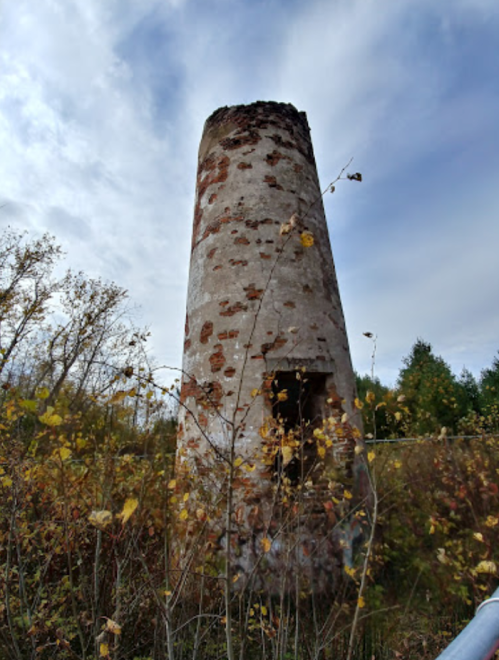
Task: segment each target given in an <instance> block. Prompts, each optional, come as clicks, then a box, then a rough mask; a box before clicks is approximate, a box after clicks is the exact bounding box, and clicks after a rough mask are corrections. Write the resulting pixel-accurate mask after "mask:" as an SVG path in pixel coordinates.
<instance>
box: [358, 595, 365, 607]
mask: <svg viewBox="0 0 499 660" xmlns="http://www.w3.org/2000/svg"><path fill="white" fill-rule="evenodd" d="M357 606H358V608H359V609H362V608H363V607H365V606H366V601H365V600H364V598H363V596H359V598H358V600H357Z"/></svg>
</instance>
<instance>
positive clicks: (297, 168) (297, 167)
mask: <svg viewBox="0 0 499 660" xmlns="http://www.w3.org/2000/svg"><path fill="white" fill-rule="evenodd" d="M293 169H294V171H295V172H301V171H302V169H303V165H298V163H295V164H294V165H293Z"/></svg>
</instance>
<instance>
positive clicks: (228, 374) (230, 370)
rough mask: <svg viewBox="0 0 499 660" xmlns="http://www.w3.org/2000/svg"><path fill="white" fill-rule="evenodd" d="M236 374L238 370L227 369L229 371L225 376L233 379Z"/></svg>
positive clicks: (226, 371)
mask: <svg viewBox="0 0 499 660" xmlns="http://www.w3.org/2000/svg"><path fill="white" fill-rule="evenodd" d="M235 373H236V370H235V369H234V367H227V369H226V370H225V371H224V376H227V378H232V376H234V374H235Z"/></svg>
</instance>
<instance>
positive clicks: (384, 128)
mask: <svg viewBox="0 0 499 660" xmlns="http://www.w3.org/2000/svg"><path fill="white" fill-rule="evenodd" d="M497 7H498V5H497V3H496V2H495V0H494V1H493V0H459V2H456V3H453V4H452V5H449V4H448V3H438V2H437V3H435V2H434V1H433V0H432V1H430V0H407V1H406V2H405V3H400V2H396V1H395V0H386V2H385V3H384V4H383V8H382V10H380V6H379V4H378V3H374V2H366V1H362V2H361V1H360V0H353V1H352V2H348V3H345V2H331V1H330V0H328V1H326V0H315V1H311V2H307V3H305V4H300V3H292V4H291V5H290V4H286V3H279V2H274V3H270V4H269V3H267V4H262V5H258V4H256V3H255V4H254V5H253V4H251V5H250V4H247V3H245V2H230V3H228V2H225V3H224V2H215V1H214V2H213V3H212V5H211V6H210V11H208V8H207V5H205V4H200V3H199V2H196V1H194V0H191V1H190V2H189V1H187V0H185V1H182V0H171V1H170V2H160V1H159V0H140V2H139V0H119V1H118V0H109V1H107V2H105V3H103V2H99V1H97V0H64V1H63V0H39V1H38V2H37V3H35V4H33V3H32V2H29V1H28V0H18V1H17V2H16V3H5V4H4V5H3V16H2V27H1V28H0V29H1V30H2V31H1V33H0V38H1V40H2V52H1V54H0V67H1V70H2V76H1V78H0V141H1V142H2V144H4V145H9V148H8V152H7V153H6V154H5V153H4V154H3V157H2V160H1V162H0V180H1V181H2V188H1V190H0V202H2V201H3V202H5V201H7V202H8V204H7V205H6V206H5V207H4V208H3V209H0V213H1V212H3V214H2V215H1V216H0V222H6V221H11V222H12V223H14V224H17V225H18V226H28V227H31V228H36V229H38V230H39V231H43V230H44V229H46V228H48V229H49V230H51V231H53V232H54V233H56V234H57V236H58V238H59V239H60V240H61V241H62V242H63V244H64V247H65V248H66V249H67V251H68V253H69V254H68V258H69V261H70V263H71V265H73V266H74V267H75V268H84V269H85V270H87V271H89V272H90V274H92V275H93V276H96V275H102V276H104V277H106V278H112V279H114V280H116V281H117V282H118V283H120V284H122V285H123V286H125V287H127V288H129V289H130V292H131V295H132V298H133V299H134V300H135V301H136V302H138V303H140V304H142V306H143V309H144V312H143V320H144V322H146V323H148V324H150V325H152V326H153V327H152V329H153V334H154V335H155V336H156V342H155V346H154V349H155V352H156V353H157V354H158V357H159V359H160V360H161V361H166V362H169V363H176V364H177V365H178V364H179V362H180V350H181V345H182V340H183V337H182V332H183V320H184V319H183V316H184V309H185V290H186V278H187V270H188V259H189V242H190V239H189V237H190V230H191V222H192V206H193V196H194V177H195V167H196V157H197V147H198V142H199V139H200V135H201V130H202V125H203V122H204V120H205V119H206V117H207V116H208V115H209V114H211V112H213V111H214V110H215V109H216V108H217V107H219V106H221V105H226V104H233V103H241V102H250V101H252V100H256V99H257V98H267V99H272V98H273V99H276V100H282V101H290V102H294V103H295V104H296V105H297V107H298V108H299V109H300V110H305V111H306V112H307V113H308V117H309V122H310V125H311V128H312V135H313V139H314V147H315V151H316V156H317V160H318V164H319V168H320V173H321V178H322V179H323V183H327V181H326V178H328V177H329V178H333V177H334V176H335V175H336V173H337V172H338V171H339V169H340V168H341V167H342V166H343V165H344V164H345V163H346V162H347V161H348V159H349V158H350V156H352V155H354V156H355V161H354V164H353V167H354V169H360V170H361V171H362V172H363V173H364V175H365V182H364V183H363V184H361V185H360V186H357V184H351V185H345V186H344V187H343V188H341V189H339V190H338V193H337V194H336V195H335V196H332V197H328V199H327V200H326V202H327V209H328V213H329V215H330V217H331V222H332V228H333V249H334V251H335V257H336V261H337V264H341V270H340V272H339V278H340V284H341V285H342V291H343V295H344V302H345V309H346V313H347V322H348V326H349V329H350V332H351V335H352V346H353V352H354V361H355V362H356V364H357V365H358V366H359V368H360V369H361V370H363V369H365V368H366V366H365V365H368V362H369V357H368V356H369V348H367V349H365V348H364V344H363V343H362V342H365V340H362V339H360V333H361V332H362V331H364V330H369V329H371V330H375V331H377V332H378V333H379V335H380V361H381V362H383V361H384V365H383V366H382V368H383V369H385V371H386V373H387V374H393V373H394V372H395V371H396V369H397V368H398V366H399V360H400V356H401V354H406V353H408V351H409V349H410V345H411V343H412V342H413V341H414V340H415V338H416V336H417V334H416V333H421V334H422V335H424V336H425V339H427V340H428V341H435V342H438V345H439V346H442V352H443V353H444V357H448V356H446V355H445V351H450V352H451V353H452V355H456V360H458V359H460V358H461V357H462V358H464V357H465V352H463V351H464V348H463V347H466V346H467V347H468V349H467V350H468V351H469V354H470V355H473V356H474V357H473V360H474V361H475V364H477V365H479V364H480V357H479V356H480V355H482V356H484V355H490V347H491V346H492V343H493V341H494V337H496V336H497V330H498V326H497V316H496V313H495V312H494V311H493V309H492V305H487V302H488V301H490V300H492V299H493V298H494V296H495V297H497V289H496V286H495V281H499V278H498V277H497V275H498V274H499V273H498V272H497V267H496V266H495V265H494V264H495V261H493V246H494V245H496V244H497V239H499V236H497V229H496V222H495V218H496V217H497V215H496V214H495V208H496V207H495V206H493V204H494V201H493V200H494V199H495V198H494V196H493V193H491V192H490V190H494V187H493V186H494V184H493V183H492V181H493V180H495V178H497V177H496V174H497V166H498V162H497V160H495V161H494V155H493V154H494V153H495V151H496V149H495V147H494V141H493V139H492V137H491V139H490V140H485V139H484V136H485V135H487V134H488V132H490V135H491V136H492V134H493V132H494V127H495V123H496V117H497V110H498V108H497V105H498V96H497V88H496V86H495V85H494V84H490V85H489V86H486V85H480V84H479V83H478V82H477V80H478V79H479V77H478V73H479V66H480V61H479V60H475V61H473V63H470V67H471V69H470V70H471V71H472V72H473V71H474V72H476V74H477V75H476V76H472V75H471V74H470V75H469V78H468V79H463V80H460V76H461V75H462V72H461V71H459V70H454V69H453V65H454V64H453V63H454V61H455V60H453V59H452V55H453V54H454V53H456V52H457V51H458V50H459V45H460V43H461V42H460V37H461V36H462V35H463V34H468V32H469V31H470V30H471V29H472V28H473V29H476V30H477V31H478V32H477V34H480V30H482V29H483V30H491V29H494V26H495V25H497V24H496V19H497V18H498V17H499V12H498V10H497ZM477 26H478V27H477ZM153 36H154V40H153ZM141 40H142V41H141ZM139 42H140V43H139ZM139 47H140V48H139ZM139 51H140V57H139V56H138V55H137V53H138V52H139ZM436 54H437V55H438V56H441V61H440V60H438V59H435V55H436ZM472 67H475V68H474V69H473V68H472ZM473 80H474V82H473ZM439 166H440V167H441V168H442V170H441V172H438V167H439ZM426 168H428V169H426ZM486 168H488V169H489V170H490V172H489V175H490V176H489V175H487V176H485V175H484V173H483V172H482V169H486ZM465 173H466V174H465ZM432 178H434V179H435V180H434V183H433V182H432ZM493 210H494V212H493ZM471 217H472V218H473V225H471V223H470V221H469V218H471ZM425 232H431V234H430V236H425ZM456 255H466V257H464V256H463V257H461V256H459V259H461V258H462V259H463V260H464V263H465V266H463V267H461V266H459V267H456V265H457V264H458V263H459V264H461V261H457V257H456ZM422 264H424V266H425V268H426V269H427V270H428V271H431V273H432V274H431V277H430V276H426V275H425V276H424V277H422V275H421V268H422ZM487 275H488V277H487ZM471 316H472V317H473V322H470V320H469V317H471ZM478 319H479V321H478ZM366 323H369V324H372V326H371V327H367V326H366ZM374 326H376V327H374ZM477 326H478V327H480V331H478V330H477V331H474V330H470V328H476V327H477ZM352 333H353V334H352ZM426 335H431V336H426ZM357 337H359V338H357ZM434 337H435V338H436V339H434ZM359 342H360V343H359ZM480 342H481V343H482V345H483V347H484V349H483V351H482V352H481V353H480V350H479V348H478V344H479V343H480ZM383 346H384V347H386V348H381V347H383ZM363 356H364V357H363ZM366 356H367V357H366ZM448 359H450V358H448ZM453 359H454V358H453ZM484 359H485V358H483V357H482V360H484ZM393 365H396V366H393ZM468 366H472V365H470V364H468ZM477 368H479V367H477ZM390 379H391V380H393V378H390Z"/></svg>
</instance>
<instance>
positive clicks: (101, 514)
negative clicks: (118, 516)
mask: <svg viewBox="0 0 499 660" xmlns="http://www.w3.org/2000/svg"><path fill="white" fill-rule="evenodd" d="M88 521H89V522H90V523H91V524H92V525H93V526H94V527H98V528H99V529H104V528H105V527H107V525H109V524H110V523H112V521H113V514H112V513H111V511H106V510H103V511H92V513H91V514H90V515H89V516H88Z"/></svg>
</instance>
